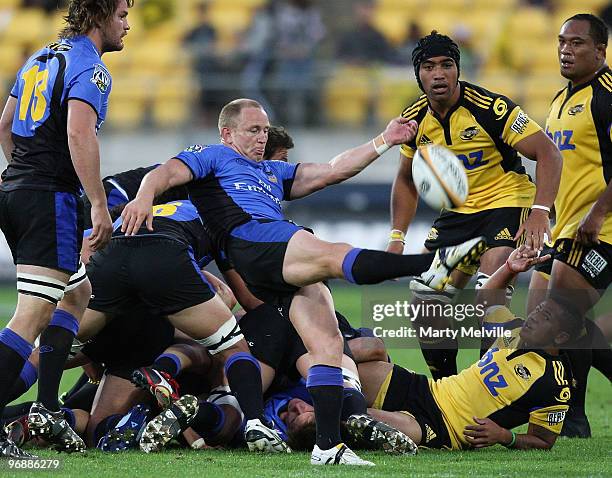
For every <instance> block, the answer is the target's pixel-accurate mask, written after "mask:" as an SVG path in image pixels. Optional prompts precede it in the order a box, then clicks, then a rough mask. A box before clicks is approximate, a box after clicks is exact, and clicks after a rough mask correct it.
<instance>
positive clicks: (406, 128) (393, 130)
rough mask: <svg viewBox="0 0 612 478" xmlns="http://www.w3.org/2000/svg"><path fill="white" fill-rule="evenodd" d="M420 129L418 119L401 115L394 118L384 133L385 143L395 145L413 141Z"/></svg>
mask: <svg viewBox="0 0 612 478" xmlns="http://www.w3.org/2000/svg"><path fill="white" fill-rule="evenodd" d="M418 129H419V124H418V123H417V122H416V121H414V120H408V119H406V118H402V117H399V118H394V119H392V120H391V121H390V122H389V124H388V125H387V127H386V128H385V130H384V131H383V133H382V134H383V138H384V139H385V143H387V144H388V145H389V146H395V145H397V144H404V143H408V142H409V141H412V140H413V139H414V137H415V136H416V133H417V130H418Z"/></svg>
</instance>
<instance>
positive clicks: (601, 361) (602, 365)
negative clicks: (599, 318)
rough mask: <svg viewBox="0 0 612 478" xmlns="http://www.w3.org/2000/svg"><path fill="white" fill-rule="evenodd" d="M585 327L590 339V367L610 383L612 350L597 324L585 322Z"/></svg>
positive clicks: (611, 379) (611, 377)
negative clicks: (591, 356)
mask: <svg viewBox="0 0 612 478" xmlns="http://www.w3.org/2000/svg"><path fill="white" fill-rule="evenodd" d="M585 325H586V328H587V333H588V334H589V335H590V337H591V348H592V351H593V363H592V365H593V367H595V368H596V369H597V370H599V371H600V372H601V373H603V374H604V376H605V377H607V378H608V380H610V381H611V382H612V349H611V348H610V344H609V343H608V341H607V340H606V337H605V336H604V334H603V333H602V332H601V329H600V328H599V326H598V325H597V324H595V323H593V322H591V321H590V320H587V321H586V322H585Z"/></svg>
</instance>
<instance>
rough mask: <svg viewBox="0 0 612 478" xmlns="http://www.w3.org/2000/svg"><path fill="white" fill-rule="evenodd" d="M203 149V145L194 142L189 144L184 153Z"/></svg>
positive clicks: (197, 151)
mask: <svg viewBox="0 0 612 478" xmlns="http://www.w3.org/2000/svg"><path fill="white" fill-rule="evenodd" d="M203 149H204V146H202V145H201V144H194V145H192V146H189V147H188V148H187V149H186V150H185V152H186V153H199V152H201V151H202V150H203Z"/></svg>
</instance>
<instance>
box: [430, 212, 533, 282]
mask: <svg viewBox="0 0 612 478" xmlns="http://www.w3.org/2000/svg"><path fill="white" fill-rule="evenodd" d="M528 216H529V208H521V207H502V208H497V209H487V210H485V211H480V212H475V213H472V214H459V213H456V212H452V211H446V212H443V213H442V214H440V216H438V218H437V219H436V220H435V221H434V223H433V226H432V228H431V230H430V231H429V234H428V236H427V240H426V241H425V247H426V248H427V249H429V250H430V251H432V250H435V249H440V248H441V247H447V246H455V245H457V244H461V243H462V242H465V241H467V240H469V239H473V238H475V237H479V236H484V237H485V239H486V240H487V247H488V248H489V249H492V248H494V247H512V248H513V249H514V248H516V247H517V246H518V245H519V244H518V243H519V242H520V240H519V241H514V240H513V238H514V236H515V235H516V233H517V232H518V230H519V227H520V226H521V224H522V223H523V222H524V221H525V219H527V217H528ZM457 269H459V270H460V271H462V272H464V273H466V274H468V275H474V274H475V273H476V271H477V270H478V268H477V267H476V266H471V267H465V266H459V267H457Z"/></svg>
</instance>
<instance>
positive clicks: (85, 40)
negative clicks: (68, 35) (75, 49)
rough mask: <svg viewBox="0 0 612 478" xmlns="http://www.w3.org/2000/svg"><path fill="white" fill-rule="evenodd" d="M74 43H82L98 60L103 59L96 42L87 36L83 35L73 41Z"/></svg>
mask: <svg viewBox="0 0 612 478" xmlns="http://www.w3.org/2000/svg"><path fill="white" fill-rule="evenodd" d="M72 43H82V44H83V45H84V47H85V48H86V49H88V50H90V51H92V52H94V53H95V54H96V56H97V57H98V58H102V57H101V56H100V52H99V51H98V49H97V48H96V45H95V44H94V42H93V41H92V40H91V38H89V37H88V36H87V35H81V36H78V37H75V38H73V39H72Z"/></svg>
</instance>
